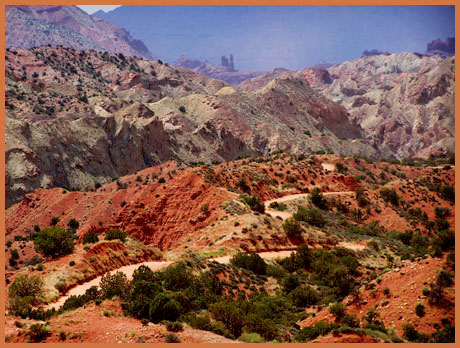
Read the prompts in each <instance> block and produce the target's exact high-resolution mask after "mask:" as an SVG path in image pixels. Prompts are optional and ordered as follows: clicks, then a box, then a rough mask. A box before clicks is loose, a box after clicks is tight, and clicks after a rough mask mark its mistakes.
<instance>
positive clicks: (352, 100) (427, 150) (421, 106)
mask: <svg viewBox="0 0 460 348" xmlns="http://www.w3.org/2000/svg"><path fill="white" fill-rule="evenodd" d="M454 62H455V60H454V58H453V57H451V58H443V57H442V56H440V55H433V56H432V57H424V56H420V55H417V54H413V53H401V54H391V55H387V54H380V55H372V56H367V57H364V58H361V59H357V60H354V61H351V62H344V63H342V64H338V65H334V66H331V67H329V68H328V69H327V70H326V69H321V68H318V67H313V68H307V69H304V70H301V71H297V72H286V71H280V72H273V73H268V74H264V75H262V76H259V77H256V78H253V79H250V80H246V81H244V82H243V83H241V84H240V85H239V86H238V89H239V90H241V91H244V92H255V91H258V90H263V89H265V88H266V86H268V85H269V84H270V83H271V81H273V80H274V79H275V80H276V79H282V80H289V79H299V80H302V81H306V83H307V84H308V85H309V86H310V87H312V88H313V89H315V90H316V91H317V92H319V93H320V94H322V95H323V96H324V97H326V98H328V99H329V100H332V101H334V102H336V103H338V104H340V105H341V106H343V107H344V108H345V109H346V110H347V111H348V112H349V114H350V116H351V117H350V119H351V120H352V121H354V122H356V124H357V125H359V126H360V127H361V128H362V129H363V130H364V138H365V139H366V140H367V141H369V142H370V143H371V144H372V145H373V146H375V147H376V148H378V149H379V151H380V153H381V154H382V155H385V156H390V157H391V156H394V157H396V158H405V157H424V158H426V157H429V156H430V155H431V154H440V153H447V152H453V151H454V138H455V133H454V87H455V86H454ZM328 128H329V129H331V127H330V124H329V126H328Z"/></svg>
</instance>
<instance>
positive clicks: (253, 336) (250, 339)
mask: <svg viewBox="0 0 460 348" xmlns="http://www.w3.org/2000/svg"><path fill="white" fill-rule="evenodd" d="M240 340H241V341H243V342H246V343H264V342H265V341H264V339H263V338H262V337H261V336H260V335H259V334H258V333H255V332H251V333H243V334H242V335H241V337H240Z"/></svg>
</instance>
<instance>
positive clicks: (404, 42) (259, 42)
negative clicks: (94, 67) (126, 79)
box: [102, 5, 455, 71]
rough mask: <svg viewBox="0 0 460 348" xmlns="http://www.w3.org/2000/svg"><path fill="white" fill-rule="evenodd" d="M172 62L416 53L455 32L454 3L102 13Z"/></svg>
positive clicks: (292, 62)
mask: <svg viewBox="0 0 460 348" xmlns="http://www.w3.org/2000/svg"><path fill="white" fill-rule="evenodd" d="M102 17H104V18H105V19H107V20H109V21H111V22H113V23H115V24H118V25H120V26H122V27H124V28H126V29H127V30H128V31H129V32H130V33H131V34H132V35H133V36H134V37H135V38H138V39H140V40H142V41H143V42H144V43H145V44H146V45H147V47H148V48H149V49H150V51H151V52H152V53H154V54H155V55H157V56H158V57H160V58H161V59H163V60H166V61H169V62H172V61H174V60H176V59H177V58H178V57H179V56H180V55H182V54H184V55H186V56H188V57H191V58H196V59H200V60H206V59H207V60H209V61H211V62H214V63H219V62H220V57H221V56H222V55H227V56H228V55H229V54H230V53H233V55H234V57H235V65H236V68H237V69H239V70H240V71H245V70H271V69H273V68H276V67H285V68H288V69H302V68H304V67H307V66H311V65H315V64H318V63H321V62H325V61H326V62H330V63H339V62H342V61H345V60H352V59H357V58H359V57H360V56H361V53H362V51H363V50H366V49H373V48H376V49H379V50H383V51H389V52H391V53H394V52H404V51H409V52H424V51H425V49H426V45H427V43H428V42H430V41H432V40H435V39H438V38H439V39H446V38H447V37H452V36H454V34H455V30H454V24H455V16H454V6H155V5H150V6H134V5H128V6H121V7H118V8H116V9H115V10H113V11H109V12H108V13H106V14H103V15H102Z"/></svg>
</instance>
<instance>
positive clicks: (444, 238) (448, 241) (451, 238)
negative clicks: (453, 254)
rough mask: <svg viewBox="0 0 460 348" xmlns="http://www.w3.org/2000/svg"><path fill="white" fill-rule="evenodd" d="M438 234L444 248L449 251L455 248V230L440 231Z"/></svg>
mask: <svg viewBox="0 0 460 348" xmlns="http://www.w3.org/2000/svg"><path fill="white" fill-rule="evenodd" d="M437 236H438V240H439V246H440V247H441V249H442V250H444V251H447V250H453V249H454V248H455V232H454V231H453V230H442V231H438V232H437Z"/></svg>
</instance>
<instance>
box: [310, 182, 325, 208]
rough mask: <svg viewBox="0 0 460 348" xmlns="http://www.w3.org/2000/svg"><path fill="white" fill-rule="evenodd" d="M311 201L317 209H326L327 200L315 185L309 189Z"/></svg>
mask: <svg viewBox="0 0 460 348" xmlns="http://www.w3.org/2000/svg"><path fill="white" fill-rule="evenodd" d="M310 197H311V202H312V203H313V204H314V205H316V206H317V207H318V208H319V209H322V210H326V209H327V208H328V203H327V200H326V199H325V198H324V196H323V194H322V193H321V190H320V189H319V188H317V187H315V188H314V189H313V190H312V191H311V195H310Z"/></svg>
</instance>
